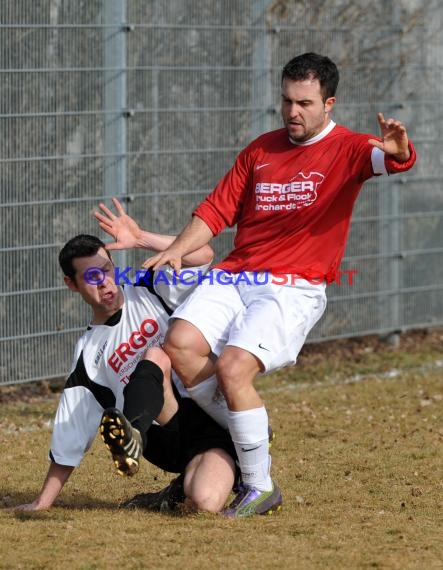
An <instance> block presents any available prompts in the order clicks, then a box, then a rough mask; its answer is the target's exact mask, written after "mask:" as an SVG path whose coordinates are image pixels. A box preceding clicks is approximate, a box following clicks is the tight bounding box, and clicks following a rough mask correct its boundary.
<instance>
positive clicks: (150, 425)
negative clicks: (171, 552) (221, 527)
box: [16, 199, 236, 512]
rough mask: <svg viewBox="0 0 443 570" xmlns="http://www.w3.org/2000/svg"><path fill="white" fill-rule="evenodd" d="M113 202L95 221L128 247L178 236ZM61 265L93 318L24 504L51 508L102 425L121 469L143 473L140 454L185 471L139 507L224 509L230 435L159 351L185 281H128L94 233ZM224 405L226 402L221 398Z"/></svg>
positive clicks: (206, 252)
mask: <svg viewBox="0 0 443 570" xmlns="http://www.w3.org/2000/svg"><path fill="white" fill-rule="evenodd" d="M114 205H115V207H116V209H117V213H118V215H117V216H116V215H115V214H113V213H112V212H111V211H110V210H109V209H108V208H106V206H104V205H103V204H101V205H100V207H101V208H102V213H96V217H97V218H98V219H99V221H100V225H101V226H102V227H103V228H104V229H105V230H106V231H107V232H108V233H110V234H111V235H112V236H113V237H114V238H115V239H118V241H119V243H120V244H123V245H125V246H127V247H143V248H147V249H151V250H154V251H161V250H162V249H164V248H165V247H166V246H167V245H168V244H169V243H171V242H172V240H173V237H172V236H163V235H159V234H154V233H152V232H144V231H142V230H140V228H139V227H138V225H137V224H136V222H135V221H134V220H132V218H130V217H129V216H127V215H126V214H125V212H124V210H123V208H122V206H121V205H120V203H119V202H118V201H117V200H115V199H114ZM109 248H110V249H112V248H113V244H110V245H109ZM212 254H213V252H212V249H211V248H210V247H209V246H205V247H204V248H200V249H198V251H196V252H194V253H192V254H190V255H189V256H187V257H186V260H185V263H186V264H189V265H193V266H195V265H199V267H198V268H195V270H197V269H199V270H201V271H204V270H207V268H208V264H209V262H210V261H211V260H212ZM59 262H60V265H61V268H62V270H63V272H64V280H65V283H66V285H67V286H68V287H69V289H71V290H72V291H74V292H76V293H79V294H80V295H81V297H82V298H83V300H84V301H85V302H86V303H87V304H88V305H89V306H90V307H91V312H92V320H91V323H90V325H89V326H88V328H87V330H86V332H85V333H84V334H83V336H82V337H81V338H80V340H79V341H78V343H77V345H76V348H75V354H74V362H73V366H72V369H71V373H70V375H69V378H68V380H67V382H66V385H65V388H64V391H63V393H62V396H61V398H60V402H59V405H58V409H57V413H56V417H55V421H54V430H53V434H52V441H51V449H50V459H51V463H50V465H49V469H48V473H47V476H46V479H45V481H44V483H43V486H42V489H41V491H40V493H39V495H38V496H37V498H36V499H35V500H34V501H33V502H32V503H28V504H24V505H20V506H18V507H16V508H17V509H22V510H42V509H48V508H49V507H51V505H52V504H53V503H54V501H55V499H56V498H57V496H58V495H59V493H60V492H61V490H62V488H63V486H64V485H65V483H66V482H67V480H68V478H69V477H70V475H71V474H72V472H73V471H74V469H75V467H77V466H78V465H79V463H80V462H81V460H82V458H83V456H84V454H85V453H86V451H87V449H88V448H89V447H90V445H91V444H92V442H93V440H94V438H95V436H96V433H97V429H98V427H99V426H100V432H101V435H102V437H103V439H104V441H105V443H106V444H107V446H108V448H109V449H110V451H111V453H112V456H113V459H114V463H115V465H116V467H117V471H118V472H119V473H120V474H122V475H132V474H134V473H135V472H137V470H138V466H139V459H140V457H141V455H142V454H143V455H144V457H145V458H146V459H147V460H148V461H150V462H151V463H153V464H155V465H157V466H158V467H160V468H161V469H164V470H166V471H170V472H174V473H180V474H181V475H180V476H179V477H178V478H177V480H174V481H173V483H172V484H171V485H170V486H168V487H167V488H166V489H165V490H163V491H162V492H160V493H157V494H155V493H154V494H146V495H143V494H142V495H140V496H137V497H136V498H135V499H134V500H132V501H131V502H130V505H131V506H146V507H154V508H159V509H160V508H163V507H169V506H171V507H172V506H174V504H175V503H176V502H182V501H183V502H184V500H185V499H186V498H187V500H188V501H187V502H188V503H190V505H191V506H192V507H194V508H196V509H199V510H204V511H209V512H219V511H220V510H221V508H222V507H223V506H224V505H225V503H226V500H227V498H228V496H229V493H230V492H231V490H232V487H233V484H234V478H235V457H236V456H235V449H234V447H233V444H232V440H231V438H230V436H229V432H228V431H227V430H226V429H223V428H222V427H220V426H219V425H218V424H217V423H216V422H215V421H214V420H213V419H212V418H211V417H209V416H208V415H207V414H206V413H205V412H203V411H202V410H201V409H200V408H199V407H198V406H197V405H196V404H195V402H194V401H193V400H192V399H190V398H189V397H186V392H185V390H184V389H183V386H182V385H181V382H180V381H179V380H178V378H177V377H175V378H173V382H171V367H170V361H169V358H168V357H167V355H166V354H165V353H164V352H163V351H162V349H161V344H162V342H163V340H164V335H165V333H166V330H167V323H168V318H169V314H170V313H171V312H172V311H173V309H175V308H176V307H177V305H178V304H179V303H180V302H181V301H182V300H183V299H184V298H185V297H186V296H187V295H189V293H190V291H191V290H192V286H190V285H189V284H188V283H186V282H184V281H183V282H182V281H176V284H175V285H170V284H169V283H172V282H173V279H172V270H170V269H169V270H168V269H167V268H165V272H164V273H163V275H162V279H159V281H158V283H156V279H155V276H154V275H153V274H152V273H149V275H144V276H140V279H139V282H138V283H136V284H134V285H125V286H123V287H121V286H119V284H118V283H116V279H115V275H116V269H115V267H114V264H113V262H112V259H111V257H110V255H109V253H108V252H107V250H106V249H105V244H104V243H103V242H102V241H101V240H99V239H98V238H97V237H95V236H90V235H79V236H76V237H75V238H73V239H71V240H69V242H67V244H65V246H64V247H63V248H62V250H61V252H60V255H59ZM119 274H122V269H121V268H120V270H119ZM156 276H158V274H156ZM168 277H169V278H170V281H169V280H168ZM219 406H222V407H223V406H226V403H223V401H220V399H219Z"/></svg>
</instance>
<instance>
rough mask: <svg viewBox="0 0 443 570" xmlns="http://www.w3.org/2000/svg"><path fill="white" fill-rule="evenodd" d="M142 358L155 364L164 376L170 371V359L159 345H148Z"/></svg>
mask: <svg viewBox="0 0 443 570" xmlns="http://www.w3.org/2000/svg"><path fill="white" fill-rule="evenodd" d="M143 360H149V361H151V362H154V363H155V364H157V366H158V367H159V368H160V369H161V371H162V372H163V375H164V376H166V375H168V374H169V373H170V371H171V361H170V359H169V356H168V355H167V354H166V352H165V351H164V350H163V349H162V348H160V347H159V346H151V347H149V348H148V349H147V350H146V352H145V354H144V355H143Z"/></svg>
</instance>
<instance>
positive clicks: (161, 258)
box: [143, 216, 214, 271]
mask: <svg viewBox="0 0 443 570" xmlns="http://www.w3.org/2000/svg"><path fill="white" fill-rule="evenodd" d="M213 237H214V234H213V233H212V231H211V230H210V228H209V226H208V225H207V224H206V223H205V222H204V221H203V220H202V219H201V218H199V217H198V216H194V217H193V218H192V219H191V221H190V222H189V223H188V225H187V226H186V227H185V228H184V230H183V231H182V232H181V233H180V235H178V236H177V238H176V239H175V240H174V241H173V242H172V243H171V245H170V246H169V247H168V248H167V249H166V250H165V251H163V252H162V253H159V254H157V255H154V256H153V257H150V258H148V259H147V260H146V261H145V262H144V263H143V267H145V268H147V269H148V268H150V267H152V268H153V269H158V268H159V267H161V266H162V265H170V266H171V267H172V268H173V269H175V270H176V271H179V270H180V269H181V267H182V265H183V264H185V265H201V263H196V260H195V257H194V256H195V254H196V253H198V251H199V250H200V249H201V248H203V247H204V246H206V245H207V244H208V242H209V241H210V240H211V239H212V238H213Z"/></svg>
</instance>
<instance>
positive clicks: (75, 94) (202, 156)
mask: <svg viewBox="0 0 443 570" xmlns="http://www.w3.org/2000/svg"><path fill="white" fill-rule="evenodd" d="M0 30H1V34H0V38H1V39H0V41H1V49H0V60H1V71H2V82H1V85H0V106H1V108H0V125H1V132H2V140H1V143H0V144H1V154H0V177H1V180H0V181H1V186H0V193H1V200H0V216H1V224H0V259H1V277H0V322H1V330H0V384H2V383H3V384H8V383H19V382H27V381H31V380H39V379H49V378H55V377H60V376H63V375H64V374H65V373H66V372H67V370H68V368H69V364H70V358H71V353H72V349H73V346H74V343H75V341H76V339H77V337H78V336H79V335H80V334H81V332H82V331H83V330H84V327H85V325H86V324H87V322H88V316H89V313H88V309H87V307H86V306H84V304H83V303H82V302H81V300H80V299H79V298H77V297H78V296H77V295H73V294H72V293H71V292H70V291H68V289H67V288H66V287H65V286H64V284H63V280H62V275H61V272H60V270H59V268H58V266H57V255H58V252H59V250H60V248H61V246H62V245H63V244H64V243H65V242H66V241H67V240H68V239H69V238H71V237H72V236H74V235H76V234H77V233H93V234H98V235H100V237H102V238H103V237H105V236H103V235H102V233H101V232H100V231H99V228H98V226H97V224H96V222H95V219H94V218H93V217H92V212H93V211H94V209H95V208H96V206H97V204H98V203H99V202H100V201H102V200H109V198H110V196H114V195H115V196H118V197H120V198H121V199H122V200H123V201H124V202H125V205H126V208H127V210H128V212H129V213H130V214H131V215H132V216H134V217H135V218H136V219H137V220H138V221H139V223H140V224H141V225H142V226H143V227H145V228H148V229H152V230H155V231H160V232H163V233H176V232H177V231H179V230H180V229H181V228H182V227H183V225H184V224H185V223H186V221H187V220H188V218H189V215H190V213H191V212H192V210H193V208H194V207H195V206H196V205H197V204H198V203H199V202H200V201H201V200H202V198H203V197H204V196H205V195H206V194H207V193H208V192H209V191H210V190H211V189H212V188H213V187H214V185H215V184H216V182H217V181H218V180H219V179H220V178H221V176H222V175H223V174H224V173H225V172H226V170H227V169H228V168H229V167H230V165H231V164H232V162H233V161H234V159H235V156H236V155H237V153H238V152H239V150H240V149H241V148H243V147H244V146H245V145H246V144H247V143H248V142H249V141H250V140H251V139H252V138H254V137H255V136H257V135H258V134H260V133H262V132H264V131H267V130H270V129H273V128H279V127H280V126H281V122H280V117H279V99H280V91H279V88H280V85H279V83H280V70H281V67H282V66H283V65H284V64H285V63H286V61H288V60H289V59H291V58H292V57H293V56H294V55H297V54H299V53H303V52H305V51H316V52H319V53H324V54H327V55H329V56H330V57H331V58H332V59H333V60H334V61H335V62H336V63H337V64H338V66H339V69H340V72H341V81H340V85H339V91H338V104H337V105H336V108H335V111H334V119H335V120H336V121H337V122H339V123H343V124H345V125H346V126H348V127H350V128H351V129H355V130H357V131H362V132H372V133H377V132H378V126H377V121H376V114H377V112H378V111H382V112H384V113H385V115H388V116H395V117H396V118H399V119H401V120H403V121H404V122H405V123H406V124H407V126H408V131H409V133H410V136H411V138H412V139H413V140H414V143H415V145H416V147H417V152H418V155H419V161H418V163H417V166H416V167H415V169H414V170H413V171H411V172H410V173H408V174H407V175H404V176H397V177H389V178H386V179H383V180H381V179H376V180H373V181H370V182H369V183H367V184H366V185H365V187H364V189H363V191H362V193H361V195H360V198H359V200H358V202H357V206H356V209H355V213H354V218H353V223H352V228H351V234H350V240H349V245H348V248H347V251H346V257H345V260H344V262H343V265H342V269H346V270H351V271H358V273H357V274H356V275H354V279H353V283H352V285H350V284H348V280H347V279H345V280H344V281H342V285H341V286H340V285H338V284H334V285H331V286H330V288H329V295H328V297H329V307H328V310H327V312H326V315H325V317H324V318H323V319H322V321H321V322H320V323H319V324H318V325H317V327H316V328H315V329H314V331H313V332H312V334H311V336H310V340H311V341H315V340H322V339H332V338H340V337H348V336H356V335H364V334H368V333H380V334H382V333H389V332H393V331H397V330H405V329H408V328H416V327H423V326H432V325H441V324H442V323H443V301H442V294H441V291H442V283H443V279H442V273H443V263H442V261H443V255H442V254H443V216H442V214H443V193H442V191H441V190H442V188H441V186H442V175H441V170H442V161H443V160H442V157H443V152H442V140H443V136H442V135H443V116H442V111H441V101H442V97H443V77H442V56H443V34H442V10H441V6H440V3H439V1H438V0H429V1H425V0H396V1H395V2H394V1H393V0H374V1H373V2H371V8H370V10H369V9H368V4H367V2H363V1H362V0H332V1H330V0H328V1H327V2H326V1H324V0H310V1H307V0H306V1H304V0H303V1H301V0H299V1H297V0H292V1H289V0H275V1H270V0H249V1H245V0H223V2H212V1H210V0H198V1H197V0H183V1H180V2H179V1H176V0H126V1H124V0H87V1H86V0H76V1H72V0H69V1H68V0H34V1H33V2H29V1H26V0H5V1H4V2H2V3H1V4H0ZM232 237H233V231H226V232H224V233H223V234H222V235H221V236H219V237H218V238H216V240H214V246H215V249H216V253H217V258H218V259H220V258H221V257H222V256H223V255H224V254H225V253H226V252H227V251H228V250H229V248H230V246H231V243H232ZM144 257H146V255H143V253H142V252H135V253H134V252H127V253H121V254H119V255H118V256H117V259H116V263H117V265H120V266H122V265H124V266H126V265H131V266H134V267H136V266H137V264H138V263H139V262H140V261H141V260H142V259H143V258H144Z"/></svg>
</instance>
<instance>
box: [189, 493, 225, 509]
mask: <svg viewBox="0 0 443 570" xmlns="http://www.w3.org/2000/svg"><path fill="white" fill-rule="evenodd" d="M189 499H190V500H191V501H192V503H193V505H194V508H195V509H197V510H198V511H202V512H207V513H218V512H220V511H221V510H222V509H223V507H224V505H225V502H226V497H225V496H224V495H223V496H221V494H220V493H218V492H217V491H216V490H215V489H209V488H207V489H206V488H199V489H197V490H195V491H193V492H192V493H191V495H190V497H189Z"/></svg>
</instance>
